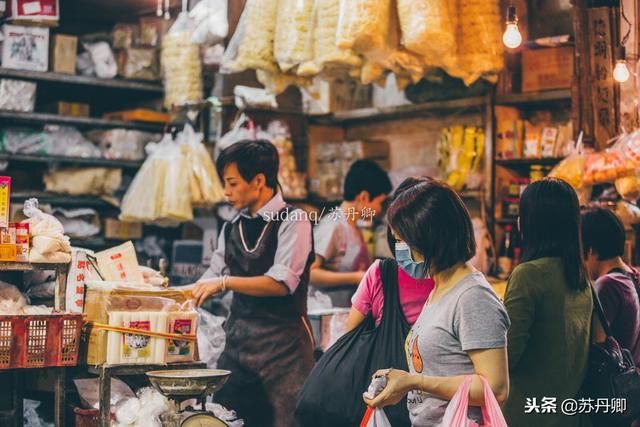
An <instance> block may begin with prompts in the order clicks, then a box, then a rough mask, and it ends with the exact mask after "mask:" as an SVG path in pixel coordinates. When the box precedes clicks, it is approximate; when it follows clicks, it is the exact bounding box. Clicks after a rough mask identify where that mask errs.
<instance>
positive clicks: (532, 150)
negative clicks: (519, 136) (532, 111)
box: [523, 122, 542, 159]
mask: <svg viewBox="0 0 640 427" xmlns="http://www.w3.org/2000/svg"><path fill="white" fill-rule="evenodd" d="M540 145H541V144H540V129H539V128H538V127H537V126H536V125H534V124H533V123H530V122H526V123H525V137H524V153H523V154H524V157H525V158H526V159H537V158H540V156H541V151H542V150H541V147H540Z"/></svg>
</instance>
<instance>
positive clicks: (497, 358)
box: [364, 348, 509, 407]
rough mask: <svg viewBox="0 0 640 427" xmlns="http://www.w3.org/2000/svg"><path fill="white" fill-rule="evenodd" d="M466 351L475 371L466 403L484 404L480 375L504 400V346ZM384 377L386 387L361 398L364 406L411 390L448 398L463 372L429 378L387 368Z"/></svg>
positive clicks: (390, 401) (506, 391)
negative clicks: (375, 393)
mask: <svg viewBox="0 0 640 427" xmlns="http://www.w3.org/2000/svg"><path fill="white" fill-rule="evenodd" d="M468 354H469V357H470V358H471V362H472V363H473V368H474V370H475V372H476V375H474V376H473V381H472V382H471V388H470V394H469V404H470V405H473V406H482V405H483V404H484V390H483V386H482V382H481V381H480V378H479V377H478V375H482V376H483V377H484V378H485V379H486V380H487V382H488V383H489V385H490V386H491V390H492V391H493V394H494V395H495V396H496V399H497V400H498V402H499V403H502V402H504V401H505V400H506V399H507V397H508V395H509V372H508V368H507V349H506V348H498V349H487V350H473V351H469V352H468ZM384 373H385V371H384V370H383V371H378V372H377V373H376V375H384ZM387 377H388V380H387V385H386V387H385V388H384V389H383V390H382V392H381V393H380V394H379V395H378V396H377V397H376V398H375V399H373V400H368V399H366V398H365V399H364V400H365V402H366V403H367V405H369V406H372V407H385V406H390V405H395V404H397V403H398V402H400V401H401V400H402V399H404V397H405V396H406V395H407V393H409V392H410V391H412V390H418V391H423V392H426V393H429V394H432V395H434V396H436V397H438V398H440V399H443V400H451V399H452V398H453V396H454V395H455V394H456V392H457V391H458V389H459V388H460V385H462V382H463V381H464V379H465V376H463V375H459V376H455V377H433V376H426V375H421V374H410V373H408V372H406V371H402V370H398V369H393V370H391V371H390V372H389V373H388V374H387Z"/></svg>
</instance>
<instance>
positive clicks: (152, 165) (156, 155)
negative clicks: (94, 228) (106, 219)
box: [120, 134, 175, 222]
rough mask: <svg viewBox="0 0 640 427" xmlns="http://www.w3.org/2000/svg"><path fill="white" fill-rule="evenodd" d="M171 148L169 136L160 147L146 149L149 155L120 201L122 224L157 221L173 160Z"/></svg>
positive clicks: (158, 145)
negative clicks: (168, 170)
mask: <svg viewBox="0 0 640 427" xmlns="http://www.w3.org/2000/svg"><path fill="white" fill-rule="evenodd" d="M171 144H173V142H172V141H171V135H168V134H167V135H165V136H164V137H163V139H162V140H161V141H160V142H159V143H157V144H156V143H151V144H149V145H147V147H146V149H147V151H148V152H149V153H150V154H149V156H148V157H147V160H145V162H144V163H143V164H142V167H141V168H140V170H139V171H138V173H137V174H136V176H135V178H134V179H133V182H132V183H131V185H130V186H129V188H128V189H127V192H126V193H125V195H124V198H123V199H122V208H121V213H120V220H121V221H126V222H153V221H155V220H156V219H158V218H160V216H161V198H162V197H163V194H164V184H165V176H166V174H167V169H168V167H169V163H170V162H171V160H172V159H171V152H170V147H171ZM174 161H175V159H174Z"/></svg>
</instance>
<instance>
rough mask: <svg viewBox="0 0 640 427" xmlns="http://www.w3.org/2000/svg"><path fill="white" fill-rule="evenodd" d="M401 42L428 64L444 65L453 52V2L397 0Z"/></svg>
mask: <svg viewBox="0 0 640 427" xmlns="http://www.w3.org/2000/svg"><path fill="white" fill-rule="evenodd" d="M397 4H398V17H399V19H400V28H401V30H402V44H403V46H404V47H406V48H407V49H409V50H410V51H412V52H415V53H418V54H420V55H422V56H424V57H425V60H426V62H427V64H428V65H433V66H437V67H442V66H444V65H445V64H446V63H447V62H451V61H452V57H453V55H455V52H456V40H455V34H456V28H457V20H456V10H455V5H456V3H455V2H449V1H447V0H398V3H397Z"/></svg>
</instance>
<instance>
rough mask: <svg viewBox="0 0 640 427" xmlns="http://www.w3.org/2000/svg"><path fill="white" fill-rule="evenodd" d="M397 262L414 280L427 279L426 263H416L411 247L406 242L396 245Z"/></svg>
mask: <svg viewBox="0 0 640 427" xmlns="http://www.w3.org/2000/svg"><path fill="white" fill-rule="evenodd" d="M396 261H398V265H399V266H400V267H401V268H402V269H403V270H404V271H406V272H407V273H408V274H409V275H410V276H411V277H413V278H414V279H424V278H425V277H427V272H426V270H425V263H424V261H423V262H415V261H414V260H413V257H412V256H411V249H410V248H409V245H407V244H406V243H404V242H398V243H396Z"/></svg>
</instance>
